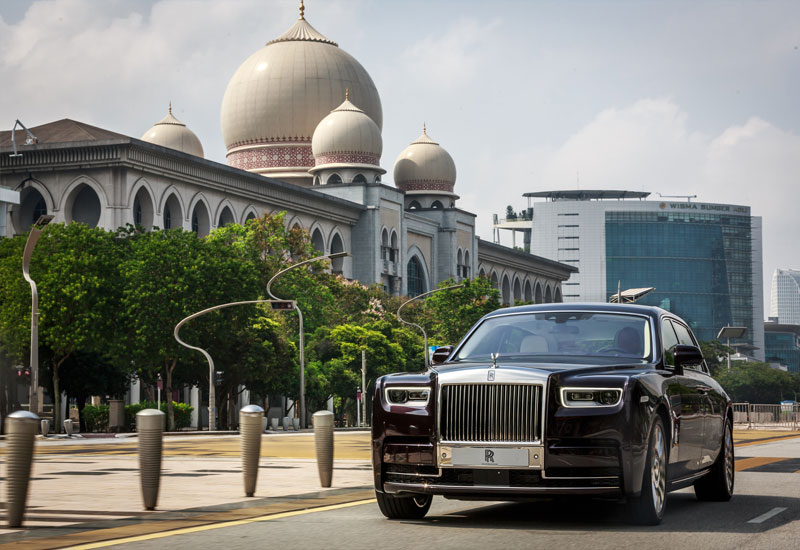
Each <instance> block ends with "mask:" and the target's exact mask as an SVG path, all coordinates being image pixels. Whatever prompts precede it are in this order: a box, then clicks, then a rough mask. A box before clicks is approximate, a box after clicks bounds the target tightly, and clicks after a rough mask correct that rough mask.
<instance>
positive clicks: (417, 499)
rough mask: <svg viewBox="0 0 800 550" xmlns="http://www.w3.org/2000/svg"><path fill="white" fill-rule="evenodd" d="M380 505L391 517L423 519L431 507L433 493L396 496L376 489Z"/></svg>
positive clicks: (388, 516)
mask: <svg viewBox="0 0 800 550" xmlns="http://www.w3.org/2000/svg"><path fill="white" fill-rule="evenodd" d="M375 496H376V497H377V499H378V507H379V508H380V509H381V512H382V513H383V515H384V516H386V517H387V518H389V519H422V518H424V517H425V514H427V513H428V510H429V509H430V507H431V501H432V500H433V497H432V496H431V495H415V496H412V497H396V496H394V495H390V494H388V493H379V492H378V491H375Z"/></svg>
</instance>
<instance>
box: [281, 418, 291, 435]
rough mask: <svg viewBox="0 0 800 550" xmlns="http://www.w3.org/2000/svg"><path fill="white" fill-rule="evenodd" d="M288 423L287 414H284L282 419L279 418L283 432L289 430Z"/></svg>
mask: <svg viewBox="0 0 800 550" xmlns="http://www.w3.org/2000/svg"><path fill="white" fill-rule="evenodd" d="M289 423H290V419H289V417H288V416H284V417H283V419H282V420H281V425H282V426H283V431H284V432H288V431H289Z"/></svg>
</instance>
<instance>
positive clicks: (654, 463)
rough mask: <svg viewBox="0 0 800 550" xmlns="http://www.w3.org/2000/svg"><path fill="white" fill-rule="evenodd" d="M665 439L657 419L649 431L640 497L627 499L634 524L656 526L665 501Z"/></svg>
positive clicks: (661, 423)
mask: <svg viewBox="0 0 800 550" xmlns="http://www.w3.org/2000/svg"><path fill="white" fill-rule="evenodd" d="M667 459H668V457H667V440H666V437H665V436H664V423H663V422H662V421H661V418H660V417H658V416H656V418H655V420H654V421H653V426H652V427H651V428H650V438H649V440H648V445H647V459H646V462H645V468H644V477H643V479H642V493H641V495H640V496H638V497H635V498H629V499H628V510H629V513H630V516H631V519H632V520H633V522H634V523H636V524H637V525H658V524H659V523H661V520H662V519H663V517H664V507H665V505H666V500H667Z"/></svg>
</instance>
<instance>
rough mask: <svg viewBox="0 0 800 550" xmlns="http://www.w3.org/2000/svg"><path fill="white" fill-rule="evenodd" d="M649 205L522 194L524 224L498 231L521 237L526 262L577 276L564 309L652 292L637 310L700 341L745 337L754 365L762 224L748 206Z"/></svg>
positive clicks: (615, 196) (598, 195) (636, 195)
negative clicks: (731, 333) (562, 266)
mask: <svg viewBox="0 0 800 550" xmlns="http://www.w3.org/2000/svg"><path fill="white" fill-rule="evenodd" d="M649 195H650V194H649V193H646V192H639V191H610V190H607V191H585V190H568V191H545V192H536V193H526V194H525V195H524V196H526V197H528V199H529V203H528V208H527V210H526V211H525V215H524V216H523V218H525V219H526V220H523V221H520V220H519V217H518V218H517V220H515V221H514V227H513V228H512V227H503V223H508V222H506V221H505V220H504V221H503V222H499V223H498V225H499V226H500V227H502V228H509V229H515V230H518V231H519V230H522V231H523V232H528V231H529V232H530V234H529V235H525V239H524V242H525V243H526V244H527V243H528V242H530V243H531V245H530V251H531V252H532V253H534V254H537V255H540V256H543V257H545V258H549V259H551V260H556V261H558V262H561V263H566V264H568V265H573V266H575V267H577V268H579V272H578V273H576V274H573V275H572V277H570V279H569V280H568V281H566V282H565V283H563V284H562V292H563V299H564V301H565V302H568V301H571V302H576V301H581V302H606V301H608V299H609V297H610V296H611V295H612V294H614V293H615V292H617V289H618V288H619V287H621V288H622V289H623V290H624V289H630V288H642V287H655V291H653V292H652V293H650V294H648V295H647V296H645V297H644V298H642V299H641V300H640V301H639V303H642V304H647V305H655V306H659V307H662V308H664V309H666V310H669V311H672V312H674V313H676V314H678V315H680V316H681V317H683V318H684V319H686V320H687V321H688V322H689V323H690V324H691V325H692V329H693V330H694V332H695V334H696V335H697V337H698V338H700V339H701V340H711V339H714V338H716V336H717V334H718V332H719V329H720V328H721V327H723V326H726V325H731V326H744V327H747V333H746V335H745V338H743V339H742V340H743V341H742V343H744V342H747V343H750V344H752V345H753V346H755V347H756V348H758V349H757V350H755V351H754V354H753V355H754V356H755V358H757V359H760V360H763V358H764V321H763V320H764V306H763V284H762V252H761V218H760V217H757V216H751V214H750V207H749V206H740V205H730V204H710V203H700V202H691V201H689V200H655V201H654V200H646V199H647V198H648V197H649ZM537 198H538V199H544V200H543V201H535V202H534V201H533V200H532V199H537ZM521 226H525V228H523V227H521Z"/></svg>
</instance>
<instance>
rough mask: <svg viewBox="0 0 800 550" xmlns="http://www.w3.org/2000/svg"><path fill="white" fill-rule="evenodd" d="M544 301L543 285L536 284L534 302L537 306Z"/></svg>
mask: <svg viewBox="0 0 800 550" xmlns="http://www.w3.org/2000/svg"><path fill="white" fill-rule="evenodd" d="M543 300H544V298H543V296H542V285H541V284H540V283H538V282H537V283H536V290H535V291H534V293H533V302H534V303H535V304H541V303H542V301H543Z"/></svg>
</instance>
